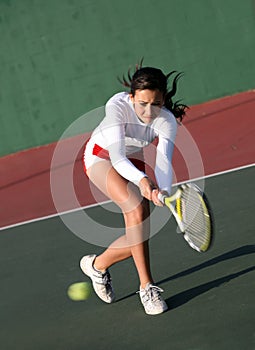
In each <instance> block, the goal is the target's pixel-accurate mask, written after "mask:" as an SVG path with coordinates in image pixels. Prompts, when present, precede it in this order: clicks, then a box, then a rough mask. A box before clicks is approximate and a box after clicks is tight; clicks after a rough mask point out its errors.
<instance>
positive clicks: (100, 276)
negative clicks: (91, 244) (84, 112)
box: [80, 65, 186, 315]
mask: <svg viewBox="0 0 255 350" xmlns="http://www.w3.org/2000/svg"><path fill="white" fill-rule="evenodd" d="M173 73H175V72H171V73H169V74H167V75H165V74H163V72H162V71H161V70H160V69H157V68H153V67H142V65H139V66H138V67H136V71H135V73H134V74H133V76H132V77H131V76H130V72H129V73H128V76H129V79H126V78H125V77H123V81H122V83H123V85H124V86H126V87H129V90H130V91H129V92H120V93H117V94H115V95H114V96H113V97H112V98H110V100H108V102H107V104H106V107H105V117H104V119H103V120H102V122H101V123H100V124H99V126H98V127H97V128H96V129H95V130H94V132H93V133H92V136H91V138H90V139H89V141H88V143H87V144H86V147H85V152H84V169H85V172H86V174H87V176H88V177H89V179H90V181H92V183H94V185H96V187H97V188H99V189H100V190H101V191H102V192H103V193H104V194H105V195H107V196H108V197H109V199H110V200H112V201H113V202H114V203H116V204H117V205H118V206H119V207H120V209H121V211H122V213H123V217H124V222H125V234H124V235H122V236H121V237H120V238H118V239H117V240H116V241H114V242H113V243H112V244H111V245H110V246H109V247H108V248H107V249H106V250H104V251H103V252H102V253H101V254H100V255H98V256H96V255H95V254H91V255H86V256H84V257H83V258H82V259H81V261H80V267H81V269H82V271H83V272H84V273H85V274H86V275H87V276H89V277H90V278H91V280H92V284H93V287H94V290H95V292H96V294H97V295H98V296H99V298H101V299H102V300H103V301H105V302H106V303H112V302H113V301H114V299H115V294H114V290H113V286H112V281H111V276H110V273H109V268H110V267H111V266H112V265H113V264H116V263H118V262H120V261H122V260H124V259H127V258H129V257H132V258H133V261H134V264H135V266H136V269H137V273H138V277H139V281H140V289H139V292H138V293H139V295H140V300H141V303H142V305H143V307H144V309H145V312H146V313H147V314H150V315H156V314H160V313H162V312H164V311H165V310H167V308H168V307H167V304H166V302H165V301H164V300H163V298H162V296H161V292H163V290H162V289H161V288H159V287H158V286H156V285H155V284H154V281H153V277H152V274H151V269H150V258H149V242H148V241H149V236H150V223H149V216H150V208H149V202H150V201H152V202H153V203H154V205H156V206H162V203H161V202H160V201H159V199H158V194H159V192H161V193H162V194H166V195H169V194H170V192H171V185H172V165H171V161H172V153H173V148H174V141H175V137H176V131H177V121H176V119H179V120H180V121H181V120H182V118H183V116H184V115H185V108H186V106H185V105H182V104H178V103H173V102H172V97H173V96H174V95H175V93H176V89H177V81H178V78H179V77H180V74H177V75H176V76H175V78H174V79H173V83H172V88H171V90H170V91H168V88H167V86H168V79H169V77H170V75H171V74H173ZM155 139H157V141H158V144H157V149H156V159H155V168H154V173H155V179H156V181H155V182H153V181H152V179H150V178H149V177H148V176H147V175H146V173H145V164H144V161H143V148H144V147H145V146H147V145H149V144H150V143H152V142H153V141H154V140H155Z"/></svg>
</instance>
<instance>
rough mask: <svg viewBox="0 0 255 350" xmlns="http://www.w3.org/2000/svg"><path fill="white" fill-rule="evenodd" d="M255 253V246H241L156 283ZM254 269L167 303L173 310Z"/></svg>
mask: <svg viewBox="0 0 255 350" xmlns="http://www.w3.org/2000/svg"><path fill="white" fill-rule="evenodd" d="M253 253H255V245H254V244H253V245H245V246H242V247H240V248H237V249H234V250H231V251H229V252H227V253H224V254H221V255H219V256H217V257H215V258H213V259H210V260H208V261H205V262H204V263H202V264H199V265H196V266H193V267H191V268H189V269H187V270H184V271H181V272H179V273H177V274H175V275H172V276H170V277H167V278H164V279H162V280H160V281H157V283H156V284H157V285H161V284H163V283H166V282H169V281H172V280H174V279H177V278H180V277H184V276H187V275H190V274H192V273H194V272H197V271H199V270H202V269H204V268H207V267H209V266H213V265H216V264H218V263H221V262H223V261H226V260H229V259H235V258H238V257H240V256H244V255H249V254H253ZM254 269H255V267H254V266H253V267H250V268H247V269H245V270H242V271H240V272H237V273H234V274H231V275H228V276H225V277H221V278H219V279H217V280H214V281H211V282H207V283H205V284H202V285H200V286H197V287H194V288H191V289H189V290H187V291H184V292H182V293H179V294H177V295H175V296H173V297H171V298H169V299H168V302H169V304H171V305H170V306H171V309H173V308H176V307H178V306H180V305H182V304H185V303H187V302H188V301H189V300H191V299H193V298H195V297H196V296H198V295H200V294H203V293H205V292H207V291H208V290H210V289H212V288H215V287H218V286H220V285H221V284H223V283H226V282H228V281H230V280H231V279H234V278H237V277H239V276H241V275H243V274H246V273H248V272H251V271H253V270H254ZM133 295H135V293H130V294H128V295H126V296H124V297H122V298H119V299H118V300H117V301H116V302H120V301H122V300H125V299H127V298H130V297H131V296H133Z"/></svg>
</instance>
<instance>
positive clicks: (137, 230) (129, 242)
mask: <svg viewBox="0 0 255 350" xmlns="http://www.w3.org/2000/svg"><path fill="white" fill-rule="evenodd" d="M102 174H105V175H104V176H102ZM88 176H89V178H90V180H91V181H92V182H93V183H94V184H95V185H96V186H97V187H98V188H99V189H100V190H101V191H102V192H103V193H104V194H106V195H107V196H108V197H109V198H110V199H111V200H113V201H114V202H115V203H116V204H117V205H118V206H119V207H120V208H121V210H122V212H123V215H124V219H125V227H126V234H125V235H123V236H121V237H120V238H118V239H117V240H116V241H114V242H113V243H112V244H111V245H110V246H109V247H108V248H107V249H106V250H105V251H104V252H103V253H102V254H101V255H99V256H98V257H97V258H96V260H95V264H94V266H95V268H96V269H99V270H101V271H104V270H105V269H107V268H108V267H110V266H112V265H113V264H115V263H117V262H119V261H121V260H124V259H127V258H129V257H131V256H132V257H133V260H134V263H135V265H136V268H137V272H138V275H139V279H140V283H141V287H142V288H143V287H145V285H146V284H147V283H148V282H152V276H151V272H150V260H149V245H148V238H149V230H150V225H149V202H148V201H147V200H146V199H143V198H142V197H141V195H140V193H139V189H138V188H137V187H136V186H134V185H133V184H130V183H128V181H127V180H126V179H124V178H123V177H122V176H120V175H119V174H118V173H117V172H116V170H114V168H113V167H112V166H111V163H110V162H108V161H102V162H99V163H97V164H95V165H94V166H93V167H91V168H90V169H88Z"/></svg>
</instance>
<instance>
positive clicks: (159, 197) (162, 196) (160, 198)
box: [158, 192, 166, 204]
mask: <svg viewBox="0 0 255 350" xmlns="http://www.w3.org/2000/svg"><path fill="white" fill-rule="evenodd" d="M165 198H166V196H165V195H163V194H162V193H160V192H159V194H158V199H159V200H160V202H161V203H163V204H165Z"/></svg>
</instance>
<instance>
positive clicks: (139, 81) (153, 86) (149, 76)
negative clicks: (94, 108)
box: [118, 59, 189, 122]
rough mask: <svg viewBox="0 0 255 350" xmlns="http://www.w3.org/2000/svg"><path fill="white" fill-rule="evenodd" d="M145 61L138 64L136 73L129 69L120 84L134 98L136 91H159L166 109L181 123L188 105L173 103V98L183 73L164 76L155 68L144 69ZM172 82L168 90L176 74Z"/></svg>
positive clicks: (173, 72)
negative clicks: (169, 85)
mask: <svg viewBox="0 0 255 350" xmlns="http://www.w3.org/2000/svg"><path fill="white" fill-rule="evenodd" d="M142 64H143V59H141V61H140V62H139V63H138V64H136V66H135V72H134V73H133V74H131V68H129V69H128V72H127V77H126V76H125V75H124V74H123V76H122V79H120V78H118V80H119V82H120V83H121V84H122V85H123V86H124V87H127V88H129V90H130V93H131V94H132V95H133V96H134V95H135V91H136V90H145V89H149V90H159V91H161V92H162V93H163V95H164V107H165V108H167V109H168V110H169V111H171V112H172V113H173V115H174V116H175V118H176V119H178V120H179V121H180V122H181V121H182V120H183V118H184V116H185V114H186V109H187V108H189V107H188V106H187V105H185V104H183V103H180V102H181V100H178V101H175V102H173V100H172V98H173V97H174V95H175V94H176V92H177V83H178V80H179V79H180V78H181V77H182V76H183V73H182V72H181V73H177V71H175V70H173V71H171V72H170V73H168V74H166V75H165V74H164V73H163V72H162V71H161V70H160V69H158V68H154V67H142ZM175 73H177V74H176V75H175V77H174V78H173V81H172V87H171V89H170V90H168V80H169V78H170V77H171V76H172V75H173V74H175Z"/></svg>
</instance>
